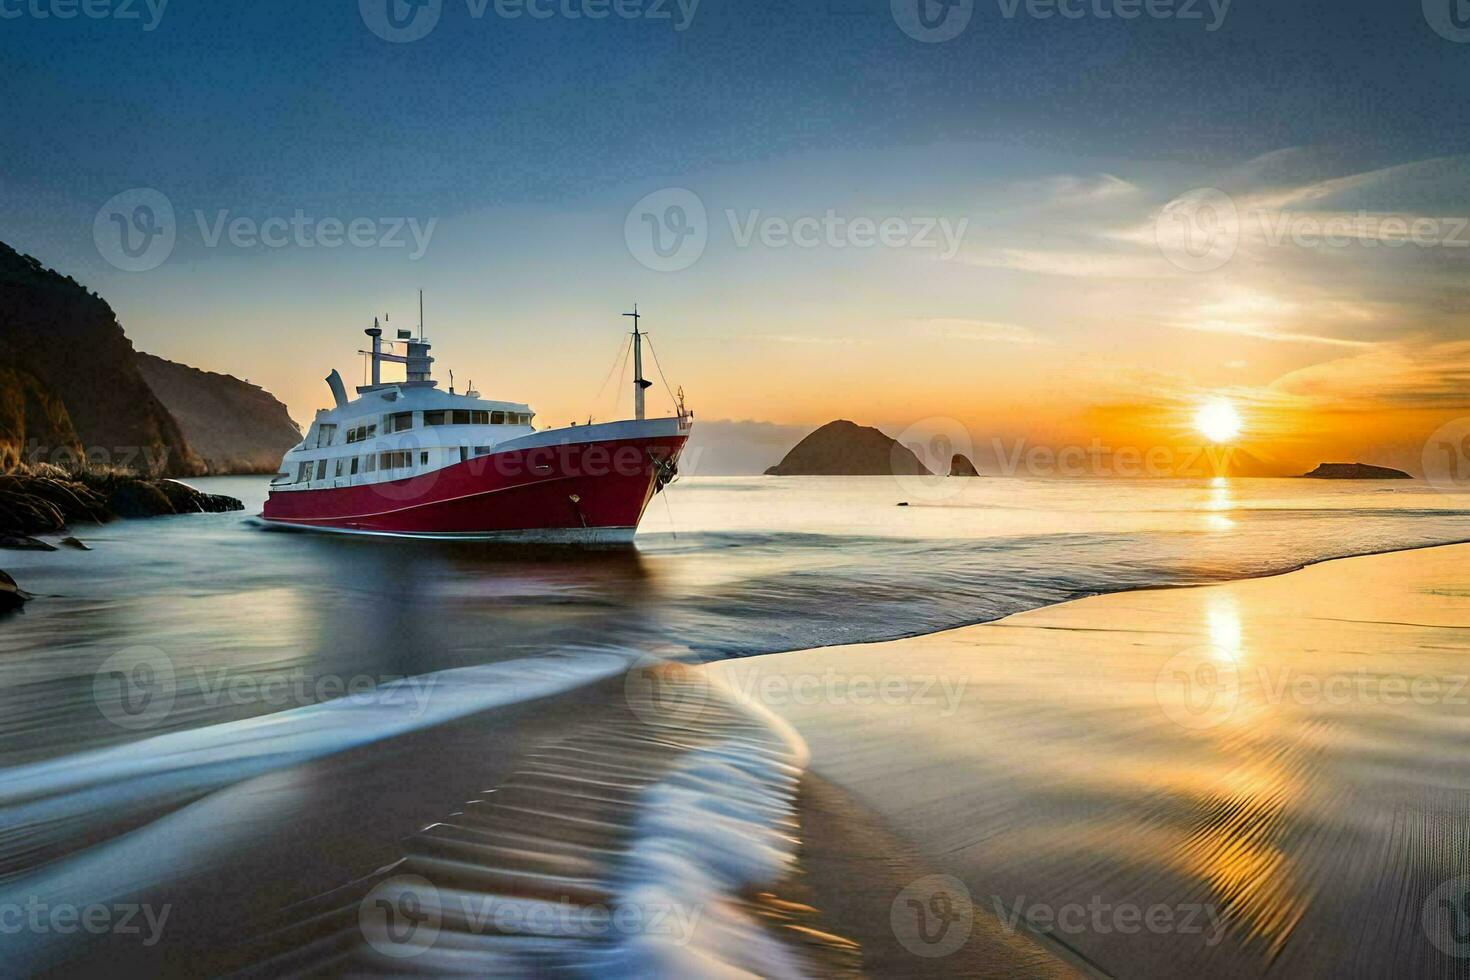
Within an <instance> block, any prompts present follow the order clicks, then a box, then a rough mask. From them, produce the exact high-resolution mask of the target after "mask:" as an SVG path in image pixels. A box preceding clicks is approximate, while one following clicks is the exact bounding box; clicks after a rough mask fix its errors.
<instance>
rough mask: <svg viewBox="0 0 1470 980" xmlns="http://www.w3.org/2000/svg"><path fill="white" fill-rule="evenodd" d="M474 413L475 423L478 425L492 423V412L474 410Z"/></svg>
mask: <svg viewBox="0 0 1470 980" xmlns="http://www.w3.org/2000/svg"><path fill="white" fill-rule="evenodd" d="M473 415H474V416H475V424H476V425H489V424H490V413H489V412H474V413H473Z"/></svg>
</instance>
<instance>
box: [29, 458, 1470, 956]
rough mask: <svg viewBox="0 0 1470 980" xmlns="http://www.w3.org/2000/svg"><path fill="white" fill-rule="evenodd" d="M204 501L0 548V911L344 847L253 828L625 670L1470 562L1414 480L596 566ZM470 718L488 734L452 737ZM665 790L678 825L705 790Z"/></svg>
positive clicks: (907, 498)
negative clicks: (22, 548)
mask: <svg viewBox="0 0 1470 980" xmlns="http://www.w3.org/2000/svg"><path fill="white" fill-rule="evenodd" d="M199 485H200V486H201V487H203V488H204V489H208V490H211V491H215V492H223V493H229V494H233V495H235V496H238V497H240V498H241V499H242V500H244V501H245V503H246V507H247V511H246V513H245V514H239V513H236V514H220V515H194V516H188V517H177V518H167V519H157V520H152V521H136V522H119V523H115V524H112V525H108V526H105V527H100V528H95V529H85V528H83V529H79V533H80V536H81V537H82V539H83V540H85V541H87V542H88V543H89V544H90V545H91V546H92V548H93V550H92V551H90V552H75V551H70V550H62V551H58V552H55V553H48V554H34V553H13V554H6V555H5V556H4V559H3V567H4V568H5V569H6V570H7V571H9V572H10V573H11V574H12V575H14V576H15V578H16V579H17V580H18V581H19V582H20V584H21V585H22V587H23V588H26V589H27V590H29V591H31V592H33V593H36V594H38V595H39V596H40V597H39V598H37V599H36V600H35V601H34V602H32V603H31V604H30V606H29V608H28V609H27V610H26V611H25V613H24V614H22V615H19V616H14V617H11V618H10V619H8V620H6V621H5V622H4V623H3V625H0V886H3V889H0V902H4V901H7V900H8V901H15V902H23V901H26V900H33V899H34V898H35V896H37V895H41V896H47V897H48V900H49V901H52V902H61V901H67V902H71V903H74V904H81V903H86V902H95V901H113V900H116V899H117V897H118V896H137V895H140V894H154V895H155V896H157V895H165V896H166V895H170V894H174V893H175V891H178V893H179V894H183V893H184V892H185V891H187V889H186V888H185V885H184V883H187V882H189V881H191V880H193V879H197V878H199V877H200V876H201V875H203V874H204V870H205V869H207V868H214V869H218V868H221V867H225V866H226V865H228V864H229V861H234V862H236V863H238V861H239V857H238V855H239V854H240V850H239V849H240V848H245V849H246V850H248V849H250V848H253V847H259V848H261V849H262V850H261V853H268V852H270V846H269V842H270V841H271V840H275V841H276V843H275V845H274V846H276V847H278V848H280V849H281V851H282V853H287V854H290V853H293V850H292V849H293V848H295V849H298V850H299V849H303V848H304V849H308V850H310V851H311V852H312V853H313V854H317V855H321V854H332V855H335V853H336V851H337V850H346V851H350V850H352V849H353V848H359V847H360V849H361V850H362V854H363V855H365V854H367V853H368V852H370V851H371V847H369V846H368V845H367V844H361V843H360V841H359V840H358V837H356V836H354V834H355V833H357V832H355V831H354V830H352V829H351V828H350V826H344V825H343V824H337V825H333V824H331V823H330V821H325V820H323V819H319V818H317V817H315V816H312V817H308V818H303V819H302V822H301V823H300V825H299V826H297V827H296V828H295V829H290V830H283V825H282V823H281V820H282V817H281V815H280V813H278V812H277V811H276V810H275V809H273V807H274V806H276V805H277V804H279V803H280V801H281V800H282V799H283V798H288V799H290V801H291V805H292V807H298V806H300V807H306V809H307V812H309V813H312V814H320V813H327V812H336V811H338V810H343V811H348V812H358V813H360V814H361V822H362V823H363V824H364V826H368V825H373V826H375V825H376V824H375V822H374V821H375V820H377V819H378V818H381V823H382V824H383V826H384V827H385V828H389V829H391V825H392V821H391V820H390V819H389V817H390V816H392V815H393V814H394V813H396V812H397V811H396V810H395V808H399V809H403V810H405V812H409V811H411V812H412V813H413V814H414V815H415V816H417V813H418V811H417V810H413V805H414V804H416V803H419V802H423V803H424V805H425V806H428V805H429V803H430V802H431V801H433V800H436V799H437V797H436V796H435V794H436V793H440V792H442V793H443V794H444V800H445V801H446V802H445V806H446V807H447V806H448V805H449V803H450V801H454V800H464V799H467V798H469V797H470V796H473V795H474V794H475V793H476V792H480V791H483V790H485V789H486V787H484V786H480V785H479V783H484V782H487V781H488V780H489V778H490V774H491V772H492V770H493V769H494V765H495V759H496V758H497V757H498V756H499V755H501V754H504V755H505V756H506V757H509V756H510V755H511V754H512V751H513V749H512V743H513V742H514V740H515V738H516V737H517V736H516V734H515V733H518V732H522V731H531V730H533V729H535V728H536V727H537V725H538V724H541V723H542V722H541V720H540V719H538V718H537V716H536V713H535V709H534V707H528V706H533V705H535V704H537V703H539V699H542V698H546V697H548V696H549V695H553V694H557V693H562V692H567V691H571V690H574V689H583V690H585V691H588V692H592V693H589V694H587V695H586V697H585V699H584V704H585V705H586V710H587V711H588V712H589V714H591V713H595V712H596V711H597V710H598V703H597V702H598V699H604V700H610V701H617V700H619V698H620V697H622V696H623V692H624V691H625V687H624V685H622V684H620V683H617V682H616V680H615V679H616V678H617V677H619V676H621V675H622V673H623V672H624V671H625V670H626V669H627V667H628V666H629V665H630V664H632V663H633V662H635V660H638V659H639V658H640V657H645V656H649V655H652V656H654V657H658V658H665V659H669V660H676V661H688V662H700V661H708V660H716V659H722V658H732V657H751V656H758V655H761V654H768V653H774V652H781V651H789V650H797V649H804V648H808V647H815V646H828V645H834V644H849V643H860V642H868V641H875V640H884V639H893V638H898V637H903V636H910V635H915V634H921V633H928V632H933V631H937V630H941V629H946V628H949V627H954V626H960V625H965V624H971V623H977V622H983V621H989V620H993V619H997V618H999V617H1002V616H1005V615H1008V614H1010V613H1014V612H1018V611H1022V610H1026V609H1034V608H1038V607H1042V606H1046V605H1049V604H1053V603H1056V602H1061V601H1065V600H1068V599H1072V598H1077V597H1080V596H1085V595H1092V594H1098V593H1105V592H1112V591H1120V590H1128V589H1138V588H1147V587H1156V586H1174V585H1188V584H1199V583H1205V582H1215V581H1225V580H1230V579H1235V578H1244V577H1251V576H1259V575H1265V574H1271V573H1277V572H1283V571H1287V570H1291V569H1294V568H1297V567H1301V566H1303V565H1306V564H1309V563H1312V562H1317V561H1322V560H1326V559H1330V558H1337V557H1345V556H1348V555H1357V554H1367V553H1373V552H1380V551H1388V550H1395V549H1403V548H1411V547H1419V546H1425V545H1431V544H1442V543H1449V542H1456V541H1464V540H1470V499H1467V498H1462V497H1457V496H1453V495H1443V494H1439V493H1436V492H1435V491H1433V490H1431V489H1429V488H1427V487H1424V486H1422V485H1420V484H1417V483H1376V482H1375V483H1320V482H1315V481H1303V480H1240V481H1200V482H1184V481H1139V482H1124V481H1108V482H1094V481H1065V482H1064V481H1043V480H990V479H979V480H971V481H946V482H944V483H930V484H913V485H911V484H902V483H899V482H897V481H894V480H890V479H887V478H850V479H840V478H786V479H775V478H760V477H757V478H728V479H714V478H705V479H699V478H690V479H684V480H681V481H680V482H678V483H677V484H675V485H674V486H673V487H672V488H671V489H670V491H669V492H667V493H665V494H663V495H660V497H657V498H655V500H654V501H653V504H652V507H651V509H650V512H649V514H648V516H647V518H646V519H645V523H644V527H643V530H642V531H641V532H640V534H639V537H638V541H637V544H636V546H635V547H634V548H632V549H621V550H616V551H601V552H582V551H573V550H561V549H557V550H526V549H514V550H506V549H497V548H490V547H487V546H484V545H472V544H447V543H443V542H413V541H398V540H392V541H380V540H373V539H361V538H339V537H331V536H319V535H311V534H301V533H286V532H279V531H272V530H267V529H264V528H262V527H260V526H258V525H256V524H254V523H252V521H251V520H250V515H251V514H253V513H256V512H258V510H259V507H260V504H261V502H262V500H263V498H264V494H265V481H264V480H259V479H253V478H227V479H216V480H202V481H199ZM901 502H906V503H907V504H908V506H902V507H901V506H898V505H899V504H900V503H901ZM599 684H600V685H601V686H600V687H599ZM618 707H619V708H625V706H623V705H618ZM486 718H492V719H496V718H498V719H500V722H501V725H502V727H501V729H500V731H501V732H502V733H503V734H501V735H498V736H496V738H493V739H490V740H489V741H484V740H483V739H482V740H481V741H475V740H474V738H473V737H470V736H465V737H464V738H460V737H459V735H457V734H456V735H455V736H454V739H451V738H450V737H449V735H448V734H446V733H450V732H453V733H458V732H460V731H461V727H462V725H463V723H465V722H466V721H473V720H475V719H480V720H483V719H486ZM457 726H460V727H457ZM476 737H478V736H476ZM456 739H457V740H456ZM497 739H498V741H497ZM466 759H469V760H470V761H469V762H468V763H466V762H465V761H464V760H466ZM347 760H350V764H349V762H348V761H347ZM450 760H452V763H451V761H450ZM364 764H366V765H369V766H370V767H371V773H372V775H371V778H364V777H363V776H362V775H361V772H360V771H359V770H357V769H355V768H353V767H357V766H361V765H364ZM559 765H561V764H559ZM563 769H565V766H563ZM307 773H310V774H311V783H310V785H311V789H312V791H313V792H314V793H315V794H317V796H318V797H320V798H317V799H316V802H315V804H314V805H313V806H308V805H307V804H305V803H302V802H301V798H300V794H301V793H302V792H304V788H303V784H302V783H301V780H302V779H305V778H306V776H305V774H307ZM558 775H559V776H565V775H566V773H565V772H564V771H561V770H558ZM666 775H667V774H666ZM676 775H677V774H676ZM668 778H674V777H668ZM681 778H682V781H680V782H678V786H679V787H681V789H680V792H681V793H682V794H683V796H681V797H680V798H681V799H683V800H685V803H687V802H688V801H687V799H686V798H687V796H688V793H689V789H690V787H691V786H694V787H697V786H698V785H699V783H698V780H694V781H692V782H691V781H690V779H688V778H683V777H681ZM461 782H462V783H463V785H462V786H461V785H458V783H461ZM450 783H454V784H455V785H452V786H450V785H447V784H450ZM640 785H641V784H640ZM649 785H650V786H657V785H662V784H661V783H658V782H656V781H655V782H651V783H649ZM329 788H330V789H329ZM461 790H463V792H462V793H461V792H460V791H461ZM650 792H652V790H650ZM666 792H672V791H666ZM711 792H713V791H711ZM456 793H459V794H460V795H454V794H456ZM272 794H275V795H272ZM435 805H437V804H435ZM369 811H371V812H369ZM292 812H296V811H294V810H293V811H292ZM344 819H348V818H346V817H344ZM630 819H632V820H633V822H634V824H637V825H641V824H639V821H641V820H645V819H646V818H643V817H638V818H630ZM348 823H349V824H350V819H348ZM214 828H228V831H229V833H228V835H223V837H222V838H221V839H228V840H229V841H230V842H231V843H229V844H228V845H226V844H224V843H221V841H220V840H217V839H216V838H215V834H216V831H215V830H214ZM410 829H411V828H410ZM363 833H365V831H364V832H363ZM387 833H388V830H384V834H385V835H386V834H387ZM201 837H203V838H206V839H207V841H206V843H201V840H200V838H201ZM374 840H376V838H374ZM343 841H353V842H354V843H353V844H352V846H351V847H347V846H344V845H343V844H342V842H343ZM217 851H228V852H230V855H231V856H230V858H229V861H226V863H225V864H221V863H220V862H221V861H225V858H223V857H221V856H220V855H219V854H218V853H214V852H217ZM359 858H360V860H359V861H358V863H360V861H365V860H368V858H367V857H365V856H362V855H359ZM262 860H264V859H262ZM293 860H294V859H293ZM333 861H337V863H336V864H334V863H333ZM229 866H231V867H233V865H229ZM350 866H354V859H353V858H350V857H342V858H341V859H340V860H339V859H338V858H336V857H333V858H332V859H331V860H327V859H326V858H323V859H321V860H320V861H317V862H316V863H314V864H312V865H311V867H310V868H309V869H307V868H304V867H295V866H292V867H268V866H264V865H262V864H261V863H258V862H257V863H255V864H253V865H252V866H251V867H250V868H249V870H248V872H241V873H240V874H241V881H242V882H244V884H242V885H241V887H242V888H245V887H246V886H247V885H248V888H249V889H250V891H251V894H252V895H255V896H257V898H256V899H254V901H255V902H256V904H261V903H265V904H270V903H280V902H282V901H284V898H283V896H284V895H285V894H287V893H291V894H295V893H294V892H292V890H291V888H288V887H286V886H285V885H284V884H282V882H285V881H288V880H295V879H300V880H302V881H311V882H323V883H326V882H331V881H332V879H333V875H334V874H337V873H341V874H346V873H347V871H346V870H344V869H346V868H348V867H350ZM216 873H220V872H218V871H217V870H216ZM210 880H211V881H212V880H213V879H210ZM195 884H196V885H197V881H196V882H195ZM302 887H307V886H304V885H303V886H302ZM307 893H308V894H310V889H309V888H308V889H307ZM296 897H298V898H300V897H302V896H300V895H297V896H296ZM216 900H217V898H211V899H208V900H204V899H200V900H198V901H199V902H200V903H202V904H201V906H200V909H199V910H198V911H197V914H196V916H195V921H196V922H197V921H204V920H209V921H211V922H214V923H215V924H216V925H217V926H218V931H217V932H216V935H218V934H228V933H229V931H230V928H229V925H228V923H227V922H226V923H222V922H220V921H219V920H220V919H221V918H227V917H228V913H227V912H224V911H220V910H218V909H210V908H205V907H204V906H207V905H208V903H209V902H210V901H216ZM223 908H224V906H221V909H223ZM180 915H181V916H186V915H187V910H185V912H182V913H180ZM175 921H176V922H178V921H186V920H181V919H179V918H176V920H175ZM178 928H184V927H176V931H175V934H174V935H175V936H177V930H178ZM23 938H24V940H25V943H24V945H26V948H27V949H29V950H30V951H31V956H32V958H31V960H29V963H30V965H31V966H33V967H35V968H44V967H46V966H54V965H56V964H58V963H61V962H63V961H64V960H66V959H67V958H68V957H69V956H70V955H71V954H70V952H69V950H71V949H72V946H71V945H70V944H69V943H68V942H67V941H66V940H65V939H64V938H61V937H58V936H56V935H54V934H49V933H48V934H45V935H29V936H26V937H23ZM168 948H169V942H167V941H166V942H162V943H161V944H160V945H159V946H157V947H150V949H154V950H157V949H168ZM153 965H154V966H158V965H159V964H158V963H154V964H153ZM172 965H173V966H175V967H176V966H178V965H179V964H177V963H175V964H172ZM166 967H167V964H165V968H166Z"/></svg>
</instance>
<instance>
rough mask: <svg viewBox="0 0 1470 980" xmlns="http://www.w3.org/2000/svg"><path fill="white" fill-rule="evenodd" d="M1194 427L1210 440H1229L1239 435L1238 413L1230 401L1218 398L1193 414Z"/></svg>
mask: <svg viewBox="0 0 1470 980" xmlns="http://www.w3.org/2000/svg"><path fill="white" fill-rule="evenodd" d="M1194 427H1195V430H1196V431H1198V432H1199V434H1200V435H1202V436H1204V437H1205V438H1206V439H1208V440H1210V441H1211V442H1229V441H1230V440H1232V439H1234V438H1235V437H1236V436H1238V435H1240V413H1239V412H1237V411H1236V410H1235V406H1234V405H1232V404H1230V402H1228V401H1226V400H1225V399H1223V398H1219V399H1216V400H1215V401H1212V402H1210V403H1209V404H1207V405H1205V406H1204V407H1203V408H1201V409H1200V410H1199V412H1198V413H1196V414H1195V416H1194Z"/></svg>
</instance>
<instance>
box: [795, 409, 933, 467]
mask: <svg viewBox="0 0 1470 980" xmlns="http://www.w3.org/2000/svg"><path fill="white" fill-rule="evenodd" d="M766 475H767V476H931V475H933V474H932V473H931V472H930V470H929V468H928V467H926V466H925V465H924V464H923V463H921V462H920V461H919V458H918V457H917V456H915V455H914V454H913V452H912V451H911V450H909V448H908V447H906V446H902V445H900V444H899V443H898V441H897V440H895V439H891V438H889V437H888V436H886V435H884V434H883V433H882V432H880V431H878V430H877V429H874V428H872V427H870V426H866V425H858V424H857V423H856V422H849V421H847V420H846V419H839V420H837V421H835V422H828V423H827V424H826V425H824V426H822V427H821V428H820V429H817V430H816V431H815V432H813V433H811V434H810V435H808V436H807V437H806V438H805V439H803V440H801V442H798V443H797V444H796V445H795V446H794V447H793V448H792V450H791V451H790V452H789V453H787V454H786V456H785V458H784V459H782V460H781V462H779V463H777V464H776V465H775V466H772V467H771V468H770V469H768V470H766Z"/></svg>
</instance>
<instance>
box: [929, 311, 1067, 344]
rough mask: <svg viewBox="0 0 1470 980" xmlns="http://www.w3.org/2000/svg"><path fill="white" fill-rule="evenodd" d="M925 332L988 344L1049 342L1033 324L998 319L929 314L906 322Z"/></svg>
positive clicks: (930, 334) (946, 338)
mask: <svg viewBox="0 0 1470 980" xmlns="http://www.w3.org/2000/svg"><path fill="white" fill-rule="evenodd" d="M905 323H906V325H907V326H908V327H909V328H910V329H912V330H914V331H916V332H918V333H921V334H924V335H926V336H930V337H941V338H943V339H945V340H970V341H977V342H985V343H994V342H999V343H1006V344H1045V343H1049V341H1047V340H1046V339H1045V338H1043V337H1040V336H1038V335H1037V334H1036V332H1035V331H1033V330H1031V329H1030V328H1029V327H1022V326H1019V325H1017V324H1014V323H997V322H996V321H994V320H967V319H958V318H954V317H925V318H917V319H911V320H908V321H905Z"/></svg>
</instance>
